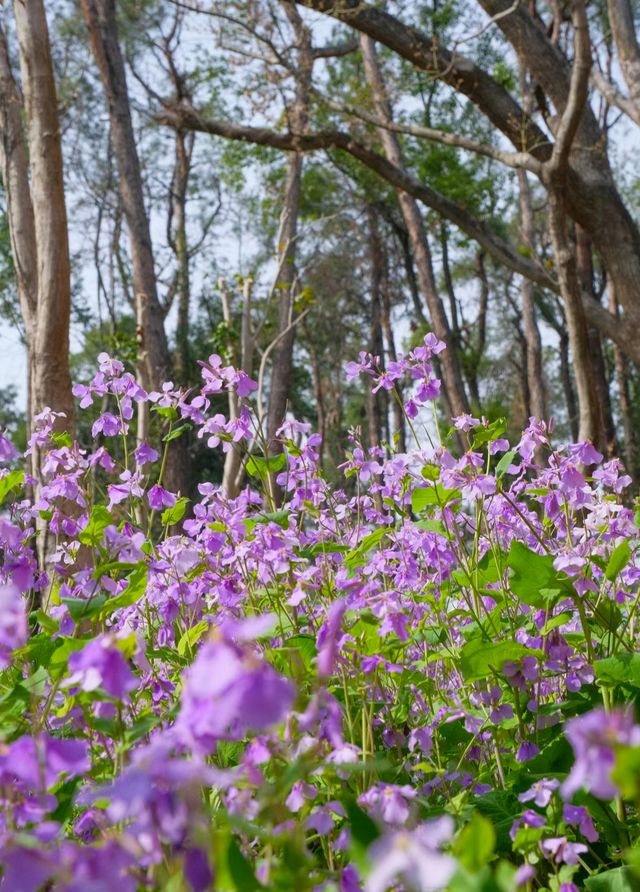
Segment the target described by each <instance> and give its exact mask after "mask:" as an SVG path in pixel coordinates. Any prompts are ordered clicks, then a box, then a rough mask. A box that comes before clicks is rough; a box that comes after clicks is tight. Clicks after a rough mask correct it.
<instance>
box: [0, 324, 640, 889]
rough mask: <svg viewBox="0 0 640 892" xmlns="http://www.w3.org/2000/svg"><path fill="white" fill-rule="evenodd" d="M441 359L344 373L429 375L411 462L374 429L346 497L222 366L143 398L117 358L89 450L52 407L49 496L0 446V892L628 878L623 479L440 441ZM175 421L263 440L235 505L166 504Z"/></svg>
mask: <svg viewBox="0 0 640 892" xmlns="http://www.w3.org/2000/svg"><path fill="white" fill-rule="evenodd" d="M442 346H443V345H441V344H440V343H439V342H438V341H437V340H436V339H435V338H434V337H433V336H432V335H429V336H427V338H425V342H424V344H423V345H422V346H420V347H419V348H417V349H416V350H414V351H413V352H412V353H410V354H409V355H408V356H407V357H399V358H398V359H397V361H394V363H392V364H390V366H389V367H387V368H382V367H381V366H380V362H379V360H378V359H377V358H376V357H373V356H370V355H368V354H365V353H363V354H361V356H360V359H359V361H358V362H354V363H350V364H349V366H348V368H347V373H348V375H349V376H351V377H356V376H358V375H364V376H365V377H366V378H367V380H369V381H370V384H371V386H372V388H373V389H374V390H377V389H379V388H381V387H382V388H384V389H386V390H387V391H388V392H389V393H391V394H392V395H394V396H396V397H398V390H397V389H396V388H397V384H398V382H400V381H402V382H403V384H405V385H406V384H407V382H409V383H411V384H412V386H413V391H412V392H411V393H409V395H408V397H407V399H406V400H405V402H404V410H405V412H406V419H407V424H408V425H409V427H410V430H411V432H412V436H413V438H414V446H413V448H412V449H411V451H409V452H407V453H402V454H400V453H397V452H394V451H393V450H391V449H388V448H381V447H375V448H373V449H367V448H366V447H365V445H364V444H363V443H362V442H361V439H360V437H359V435H358V433H357V432H353V434H352V448H351V451H350V452H349V453H348V455H347V461H346V462H345V464H344V466H343V469H344V473H345V487H344V489H342V490H335V489H333V488H331V487H330V486H329V485H328V483H327V482H326V480H325V478H324V477H323V474H322V471H321V469H320V467H319V460H318V445H319V439H318V437H317V435H315V434H313V433H311V431H310V429H309V426H308V425H305V424H301V423H299V422H295V421H291V420H289V421H287V422H285V424H284V425H283V426H282V428H281V430H280V431H279V433H278V442H277V443H276V444H268V443H267V442H266V439H265V437H264V436H263V433H262V430H261V426H260V421H259V418H258V417H257V415H256V414H255V412H254V411H253V409H252V403H251V400H252V393H253V391H254V389H255V385H254V384H253V382H252V381H251V379H250V378H249V377H248V376H247V375H246V374H245V373H244V372H242V371H236V370H235V369H233V368H230V367H225V366H224V365H223V363H222V361H221V360H220V358H219V357H216V356H213V357H211V358H210V359H209V361H208V362H207V363H202V378H203V382H202V387H201V389H200V390H199V391H198V392H195V393H194V392H191V393H185V392H182V391H180V390H176V389H175V388H174V387H173V386H172V385H171V384H168V385H166V386H165V387H164V388H163V391H162V392H161V393H146V392H145V391H144V390H143V389H142V388H141V387H140V386H139V384H138V383H137V382H136V380H135V378H134V377H133V376H132V375H131V374H129V373H128V372H127V371H125V369H124V367H123V366H122V364H121V363H119V362H118V361H117V360H115V359H112V358H110V357H108V356H106V355H104V354H102V355H101V356H100V357H99V364H100V367H99V371H98V373H97V374H96V376H95V377H94V378H93V380H92V381H91V382H89V383H88V384H86V385H84V384H83V385H77V386H76V388H75V393H76V396H77V397H78V398H79V399H80V400H81V403H80V405H81V406H82V407H83V408H89V407H90V406H91V405H92V404H93V402H94V400H96V401H97V402H98V403H99V404H100V405H101V407H102V411H101V413H100V415H99V416H98V417H97V418H96V420H95V422H94V424H93V431H92V433H93V436H94V438H95V444H94V448H93V449H92V450H87V449H83V448H81V446H80V445H79V444H78V443H75V442H72V441H71V440H70V439H69V438H68V437H66V436H65V435H64V434H61V433H60V432H59V431H60V428H61V419H60V418H59V417H56V415H55V414H54V413H52V412H51V411H49V410H44V411H43V412H42V413H41V414H40V415H39V416H38V417H37V418H36V419H35V420H34V423H33V428H32V436H31V440H30V443H29V449H28V455H33V454H34V453H35V452H36V451H37V453H38V455H39V456H40V458H41V461H40V465H39V467H40V472H39V476H38V477H37V478H32V477H30V476H29V475H28V474H27V475H26V476H25V474H24V473H23V471H22V470H21V469H20V468H19V467H17V466H16V456H15V450H13V449H12V447H11V444H9V443H8V442H7V441H6V440H5V439H4V438H1V437H0V460H2V461H3V462H4V464H5V467H4V470H3V471H2V472H1V473H0V498H2V500H3V504H4V509H3V510H4V513H3V515H2V517H0V546H1V548H2V558H1V562H2V563H1V569H0V735H1V738H0V739H1V741H2V742H1V743H0V809H1V815H2V817H1V820H0V867H1V870H2V880H1V883H0V889H2V890H7V892H38V890H44V889H49V888H54V889H61V890H79V889H87V888H90V889H96V890H99V889H105V890H106V889H112V888H114V887H115V885H116V884H118V888H121V889H123V890H128V889H130V890H138V889H167V890H181V889H193V890H206V889H218V890H222V892H234V890H237V892H246V890H249V892H251V890H260V889H266V890H273V892H276V890H282V892H285V890H292V889H296V890H325V892H330V890H333V892H356V890H364V892H385V890H405V892H416V890H431V889H452V890H475V889H477V890H494V889H495V890H511V889H517V888H522V889H534V888H535V889H538V888H540V889H549V890H552V892H571V890H573V889H576V888H580V887H583V888H586V889H592V890H600V889H604V890H606V889H611V890H613V889H620V890H622V889H633V888H636V886H637V883H638V879H637V877H636V874H635V872H634V871H635V870H636V867H637V865H639V864H640V859H639V858H638V857H637V853H638V849H637V844H638V837H639V832H638V814H637V806H638V802H639V800H640V782H639V781H638V777H639V776H640V727H639V726H638V725H637V724H636V719H635V712H634V709H635V702H636V700H637V698H638V696H639V692H640V655H639V654H638V652H637V644H638V628H637V626H638V623H637V611H638V603H639V601H638V599H639V593H638V580H639V578H640V564H639V562H638V541H639V537H638V526H637V522H636V518H635V517H634V513H633V511H632V510H631V509H630V508H629V507H628V506H626V505H625V504H624V503H623V501H622V494H623V493H624V491H625V488H626V487H627V486H628V484H629V483H630V480H629V478H628V477H627V476H626V475H625V474H624V473H623V470H622V468H621V466H620V463H619V462H618V461H617V460H612V461H608V462H604V463H603V461H602V456H601V455H599V454H598V453H597V452H596V450H595V449H594V448H593V447H592V446H591V444H589V443H578V444H572V445H569V446H567V447H560V448H556V447H554V445H553V444H552V440H551V436H552V429H551V426H550V425H546V424H544V423H543V422H541V421H535V420H533V419H532V420H531V423H530V425H529V427H528V428H527V429H526V430H525V431H524V433H523V434H522V437H521V439H520V440H519V442H518V443H516V444H515V445H514V446H513V447H512V448H511V447H510V444H509V443H508V442H507V441H506V440H505V439H504V437H503V433H504V425H503V424H502V423H501V422H495V423H492V424H489V423H488V422H487V421H486V420H485V419H482V418H480V419H478V418H473V417H471V416H462V417H459V418H456V419H454V420H453V425H452V428H451V431H449V432H448V434H444V435H443V432H441V431H439V429H438V426H437V419H436V416H435V414H434V420H435V426H434V423H433V422H432V421H431V420H429V421H427V420H426V413H427V412H428V410H429V406H430V405H431V403H432V401H433V400H434V399H436V398H437V397H438V394H439V387H440V384H439V381H438V379H437V377H436V375H435V373H434V367H433V357H434V356H435V355H437V354H438V353H439V352H440V351H441V349H442ZM403 390H405V391H407V392H408V388H407V387H406V386H405V387H404V388H403ZM225 392H232V393H233V394H235V398H236V399H237V405H238V408H239V411H238V412H236V413H235V414H234V416H233V417H231V418H227V417H226V416H224V415H222V414H221V413H220V412H218V411H217V408H218V403H216V398H218V400H219V395H220V394H224V393H225ZM398 398H399V397H398ZM149 407H151V408H152V410H153V411H154V412H155V413H156V415H157V416H158V417H159V418H160V419H161V420H162V421H163V422H164V424H165V425H166V432H165V435H164V437H163V438H162V440H163V442H162V443H153V444H152V443H148V442H146V441H139V442H135V443H133V442H132V436H133V430H134V423H135V420H136V413H137V412H140V411H143V410H144V411H146V410H147V409H148V408H149ZM184 425H190V426H192V427H193V428H195V429H196V430H197V435H198V436H199V437H201V438H203V439H205V440H206V441H207V442H208V444H209V446H210V447H211V448H222V449H223V450H230V449H243V450H244V467H245V471H246V473H247V475H248V476H249V478H250V485H248V486H247V487H246V488H245V489H244V490H243V491H242V492H241V493H240V495H239V496H238V497H237V498H227V497H225V495H224V493H223V491H222V490H221V488H219V487H216V486H214V485H213V484H212V483H204V484H201V485H200V486H199V499H198V500H197V501H195V502H194V503H192V504H189V502H188V500H187V499H186V498H185V497H184V496H183V495H182V494H180V493H175V492H171V491H170V490H169V489H168V488H167V486H166V480H165V469H166V465H167V461H166V459H167V455H168V454H169V451H170V450H171V448H172V443H173V442H174V439H175V436H176V433H177V434H179V433H180V431H181V430H182V429H183V426H184ZM454 438H455V442H460V441H461V439H462V441H463V442H464V443H465V444H466V448H465V449H464V451H463V452H462V454H454V452H453V451H452V449H450V448H449V445H448V444H449V442H454ZM260 444H262V445H263V446H266V447H267V451H266V454H262V455H261V454H260V453H259V451H258V447H259V445H260ZM274 446H275V448H274ZM27 493H30V494H31V495H30V496H29V497H28V495H27ZM45 527H46V539H47V542H48V543H49V545H48V546H47V547H46V548H45V547H44V542H45ZM38 554H39V555H40V558H39V559H38Z"/></svg>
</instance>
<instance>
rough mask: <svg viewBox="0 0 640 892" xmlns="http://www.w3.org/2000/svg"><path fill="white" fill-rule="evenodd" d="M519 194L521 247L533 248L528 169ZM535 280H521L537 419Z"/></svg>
mask: <svg viewBox="0 0 640 892" xmlns="http://www.w3.org/2000/svg"><path fill="white" fill-rule="evenodd" d="M518 185H519V190H520V191H519V197H520V230H521V238H522V243H523V245H524V247H525V248H526V249H527V250H528V251H531V252H533V251H534V249H535V232H534V222H533V207H532V203H531V188H530V186H529V180H528V178H527V173H526V171H524V170H519V171H518ZM534 287H535V286H534V284H533V282H531V281H530V280H529V279H523V280H522V324H523V328H524V338H525V342H526V348H527V350H526V375H527V389H528V392H529V410H530V411H531V414H532V415H533V416H534V417H535V418H537V419H538V420H543V419H545V418H546V417H547V406H546V399H545V384H544V374H543V371H542V339H541V337H540V329H539V328H538V321H537V319H536V309H535V299H534Z"/></svg>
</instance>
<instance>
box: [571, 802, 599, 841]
mask: <svg viewBox="0 0 640 892" xmlns="http://www.w3.org/2000/svg"><path fill="white" fill-rule="evenodd" d="M562 817H563V818H564V819H565V821H566V822H567V824H574V825H575V826H577V828H578V830H579V831H580V833H582V835H583V836H584V838H585V839H588V840H589V842H597V841H598V839H599V834H598V831H597V830H596V828H595V827H594V826H593V821H592V820H591V815H590V814H589V812H588V811H587V809H586V808H585V807H584V806H583V805H569V803H565V805H564V808H563V809H562Z"/></svg>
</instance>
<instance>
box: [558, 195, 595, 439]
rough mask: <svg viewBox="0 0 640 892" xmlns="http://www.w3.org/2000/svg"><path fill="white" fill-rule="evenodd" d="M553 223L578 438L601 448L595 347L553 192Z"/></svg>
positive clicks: (560, 204)
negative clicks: (571, 364)
mask: <svg viewBox="0 0 640 892" xmlns="http://www.w3.org/2000/svg"><path fill="white" fill-rule="evenodd" d="M549 224H550V230H551V240H552V242H553V252H554V257H555V262H556V270H557V275H558V281H559V283H560V289H561V291H562V299H563V303H564V310H565V315H566V317H567V327H568V330H569V343H570V345H571V354H572V359H573V369H574V373H575V379H576V387H577V391H578V418H579V421H578V439H579V440H590V441H591V442H592V443H593V444H594V446H595V447H596V448H601V447H602V446H603V445H604V430H603V421H602V410H601V406H600V400H599V398H598V389H597V386H596V381H595V375H594V372H593V367H592V365H591V348H590V344H589V336H588V332H587V321H586V318H585V315H584V308H583V306H582V292H581V287H580V281H579V279H578V271H577V267H576V258H575V253H574V251H573V250H572V247H571V244H570V241H569V236H568V233H567V218H566V214H565V212H564V201H563V198H562V194H561V193H559V192H558V191H555V190H553V189H552V190H551V191H550V193H549Z"/></svg>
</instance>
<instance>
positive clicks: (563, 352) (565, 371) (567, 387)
mask: <svg viewBox="0 0 640 892" xmlns="http://www.w3.org/2000/svg"><path fill="white" fill-rule="evenodd" d="M558 339H559V340H558V354H559V357H560V381H561V383H562V392H563V393H564V402H565V405H566V407H567V419H568V421H569V431H570V433H571V439H572V440H573V442H574V443H575V442H577V441H578V437H579V429H578V401H577V400H576V392H575V388H574V386H573V379H572V376H571V359H570V357H569V332H568V331H567V329H566V328H565V327H564V326H563V327H562V328H561V329H560V330H559V331H558Z"/></svg>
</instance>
